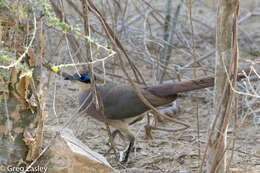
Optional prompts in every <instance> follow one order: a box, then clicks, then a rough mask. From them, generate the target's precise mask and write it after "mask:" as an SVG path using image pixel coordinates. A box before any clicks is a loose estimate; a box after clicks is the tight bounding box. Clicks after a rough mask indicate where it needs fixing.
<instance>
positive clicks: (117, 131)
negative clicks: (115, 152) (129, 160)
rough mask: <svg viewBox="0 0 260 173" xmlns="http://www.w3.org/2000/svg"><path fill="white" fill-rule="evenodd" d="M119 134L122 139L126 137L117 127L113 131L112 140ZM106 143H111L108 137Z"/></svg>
mask: <svg viewBox="0 0 260 173" xmlns="http://www.w3.org/2000/svg"><path fill="white" fill-rule="evenodd" d="M117 134H119V136H120V138H121V139H124V136H123V135H122V133H121V132H120V131H119V130H118V129H116V130H114V131H113V132H112V134H111V137H112V140H114V139H115V137H116V135H117ZM106 144H107V145H110V141H109V138H108V139H107V143H106Z"/></svg>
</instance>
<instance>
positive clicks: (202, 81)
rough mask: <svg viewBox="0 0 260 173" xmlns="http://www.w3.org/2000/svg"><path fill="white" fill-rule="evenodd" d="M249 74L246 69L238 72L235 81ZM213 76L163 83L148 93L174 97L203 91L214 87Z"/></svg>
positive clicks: (153, 87)
mask: <svg viewBox="0 0 260 173" xmlns="http://www.w3.org/2000/svg"><path fill="white" fill-rule="evenodd" d="M245 73H246V74H249V73H250V69H246V70H243V71H240V72H239V73H238V76H237V80H241V79H243V78H245V77H246V76H245V75H244V74H245ZM214 80H215V77H214V76H208V77H203V78H199V79H194V80H188V81H184V82H177V83H165V84H160V85H156V86H151V87H149V88H148V91H150V92H151V93H153V94H154V95H157V96H160V97H170V96H175V95H176V94H178V93H182V92H187V91H193V90H197V89H203V88H208V87H213V86H214Z"/></svg>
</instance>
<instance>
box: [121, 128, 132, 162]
mask: <svg viewBox="0 0 260 173" xmlns="http://www.w3.org/2000/svg"><path fill="white" fill-rule="evenodd" d="M125 132H126V134H127V138H128V140H129V141H130V143H129V145H128V147H127V149H126V150H125V151H124V153H123V154H124V155H125V157H124V159H121V158H120V160H122V161H121V163H126V162H127V161H128V158H129V155H130V152H131V151H132V149H133V147H134V143H135V137H134V135H133V134H132V133H131V132H129V131H128V130H127V131H125Z"/></svg>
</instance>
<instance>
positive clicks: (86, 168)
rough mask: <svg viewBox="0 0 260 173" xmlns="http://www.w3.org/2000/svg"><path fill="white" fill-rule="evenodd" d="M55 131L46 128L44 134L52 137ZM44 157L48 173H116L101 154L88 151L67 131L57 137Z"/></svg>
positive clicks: (52, 128) (55, 128) (51, 128)
mask: <svg viewBox="0 0 260 173" xmlns="http://www.w3.org/2000/svg"><path fill="white" fill-rule="evenodd" d="M46 129H47V130H46ZM57 130H58V128H57V127H47V128H45V134H46V133H47V136H49V134H52V135H50V136H53V135H54V134H55V133H56V131H57ZM45 156H46V157H45V158H48V171H47V172H48V173H92V172H93V173H103V172H104V173H114V172H116V171H115V170H114V169H113V168H112V167H111V166H110V164H109V163H108V162H107V160H106V159H105V158H104V157H103V156H102V155H101V154H99V153H97V152H94V151H92V150H91V149H89V148H88V146H86V145H85V144H83V143H82V142H81V141H80V140H79V139H77V138H76V137H75V136H74V135H73V133H72V131H71V130H68V129H66V130H63V131H62V132H61V134H60V135H59V136H57V138H56V139H55V141H54V143H53V144H52V145H51V146H50V148H49V149H48V151H47V152H46V154H45Z"/></svg>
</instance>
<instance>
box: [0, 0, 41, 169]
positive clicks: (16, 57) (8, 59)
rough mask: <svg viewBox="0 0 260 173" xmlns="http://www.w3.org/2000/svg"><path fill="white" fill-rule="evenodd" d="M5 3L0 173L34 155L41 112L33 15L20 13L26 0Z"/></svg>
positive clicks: (0, 63) (2, 10)
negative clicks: (6, 4) (7, 6)
mask: <svg viewBox="0 0 260 173" xmlns="http://www.w3.org/2000/svg"><path fill="white" fill-rule="evenodd" d="M8 5H9V8H6V7H3V6H1V7H0V14H1V15H0V16H1V17H0V20H1V27H0V35H1V41H2V43H3V44H2V43H1V45H0V46H1V49H2V50H3V51H5V54H4V55H3V56H5V58H0V168H1V169H0V172H1V171H3V172H6V169H7V167H8V166H9V167H10V166H13V167H17V166H26V164H27V163H28V162H30V161H32V160H33V159H34V158H35V157H36V156H37V155H38V153H39V149H40V145H41V137H42V136H41V135H42V133H41V132H42V125H43V124H42V123H43V119H42V115H43V114H44V112H43V111H42V110H43V105H44V102H43V101H42V95H41V87H40V86H41V85H40V82H41V67H40V61H39V58H40V56H41V55H42V54H41V53H39V52H38V50H39V51H40V49H39V48H40V45H43V44H40V43H39V42H37V40H36V39H35V38H36V33H37V28H36V17H35V16H32V15H31V13H30V14H29V13H27V15H25V14H24V13H23V15H22V13H21V11H22V10H25V9H26V10H27V11H31V10H32V9H31V7H30V5H29V3H28V2H24V1H22V2H21V1H20V2H18V3H10V4H8ZM11 8H12V9H13V11H11V10H10V9H11ZM31 19H34V20H31ZM28 33H30V34H28ZM28 35H29V36H28ZM25 38H26V39H25ZM27 39H28V40H29V41H28V40H27ZM30 43H31V44H30ZM41 43H42V42H41ZM25 45H26V46H27V45H28V46H27V47H26V46H25ZM31 46H33V49H32V47H31ZM3 51H2V52H3ZM36 52H38V53H36Z"/></svg>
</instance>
